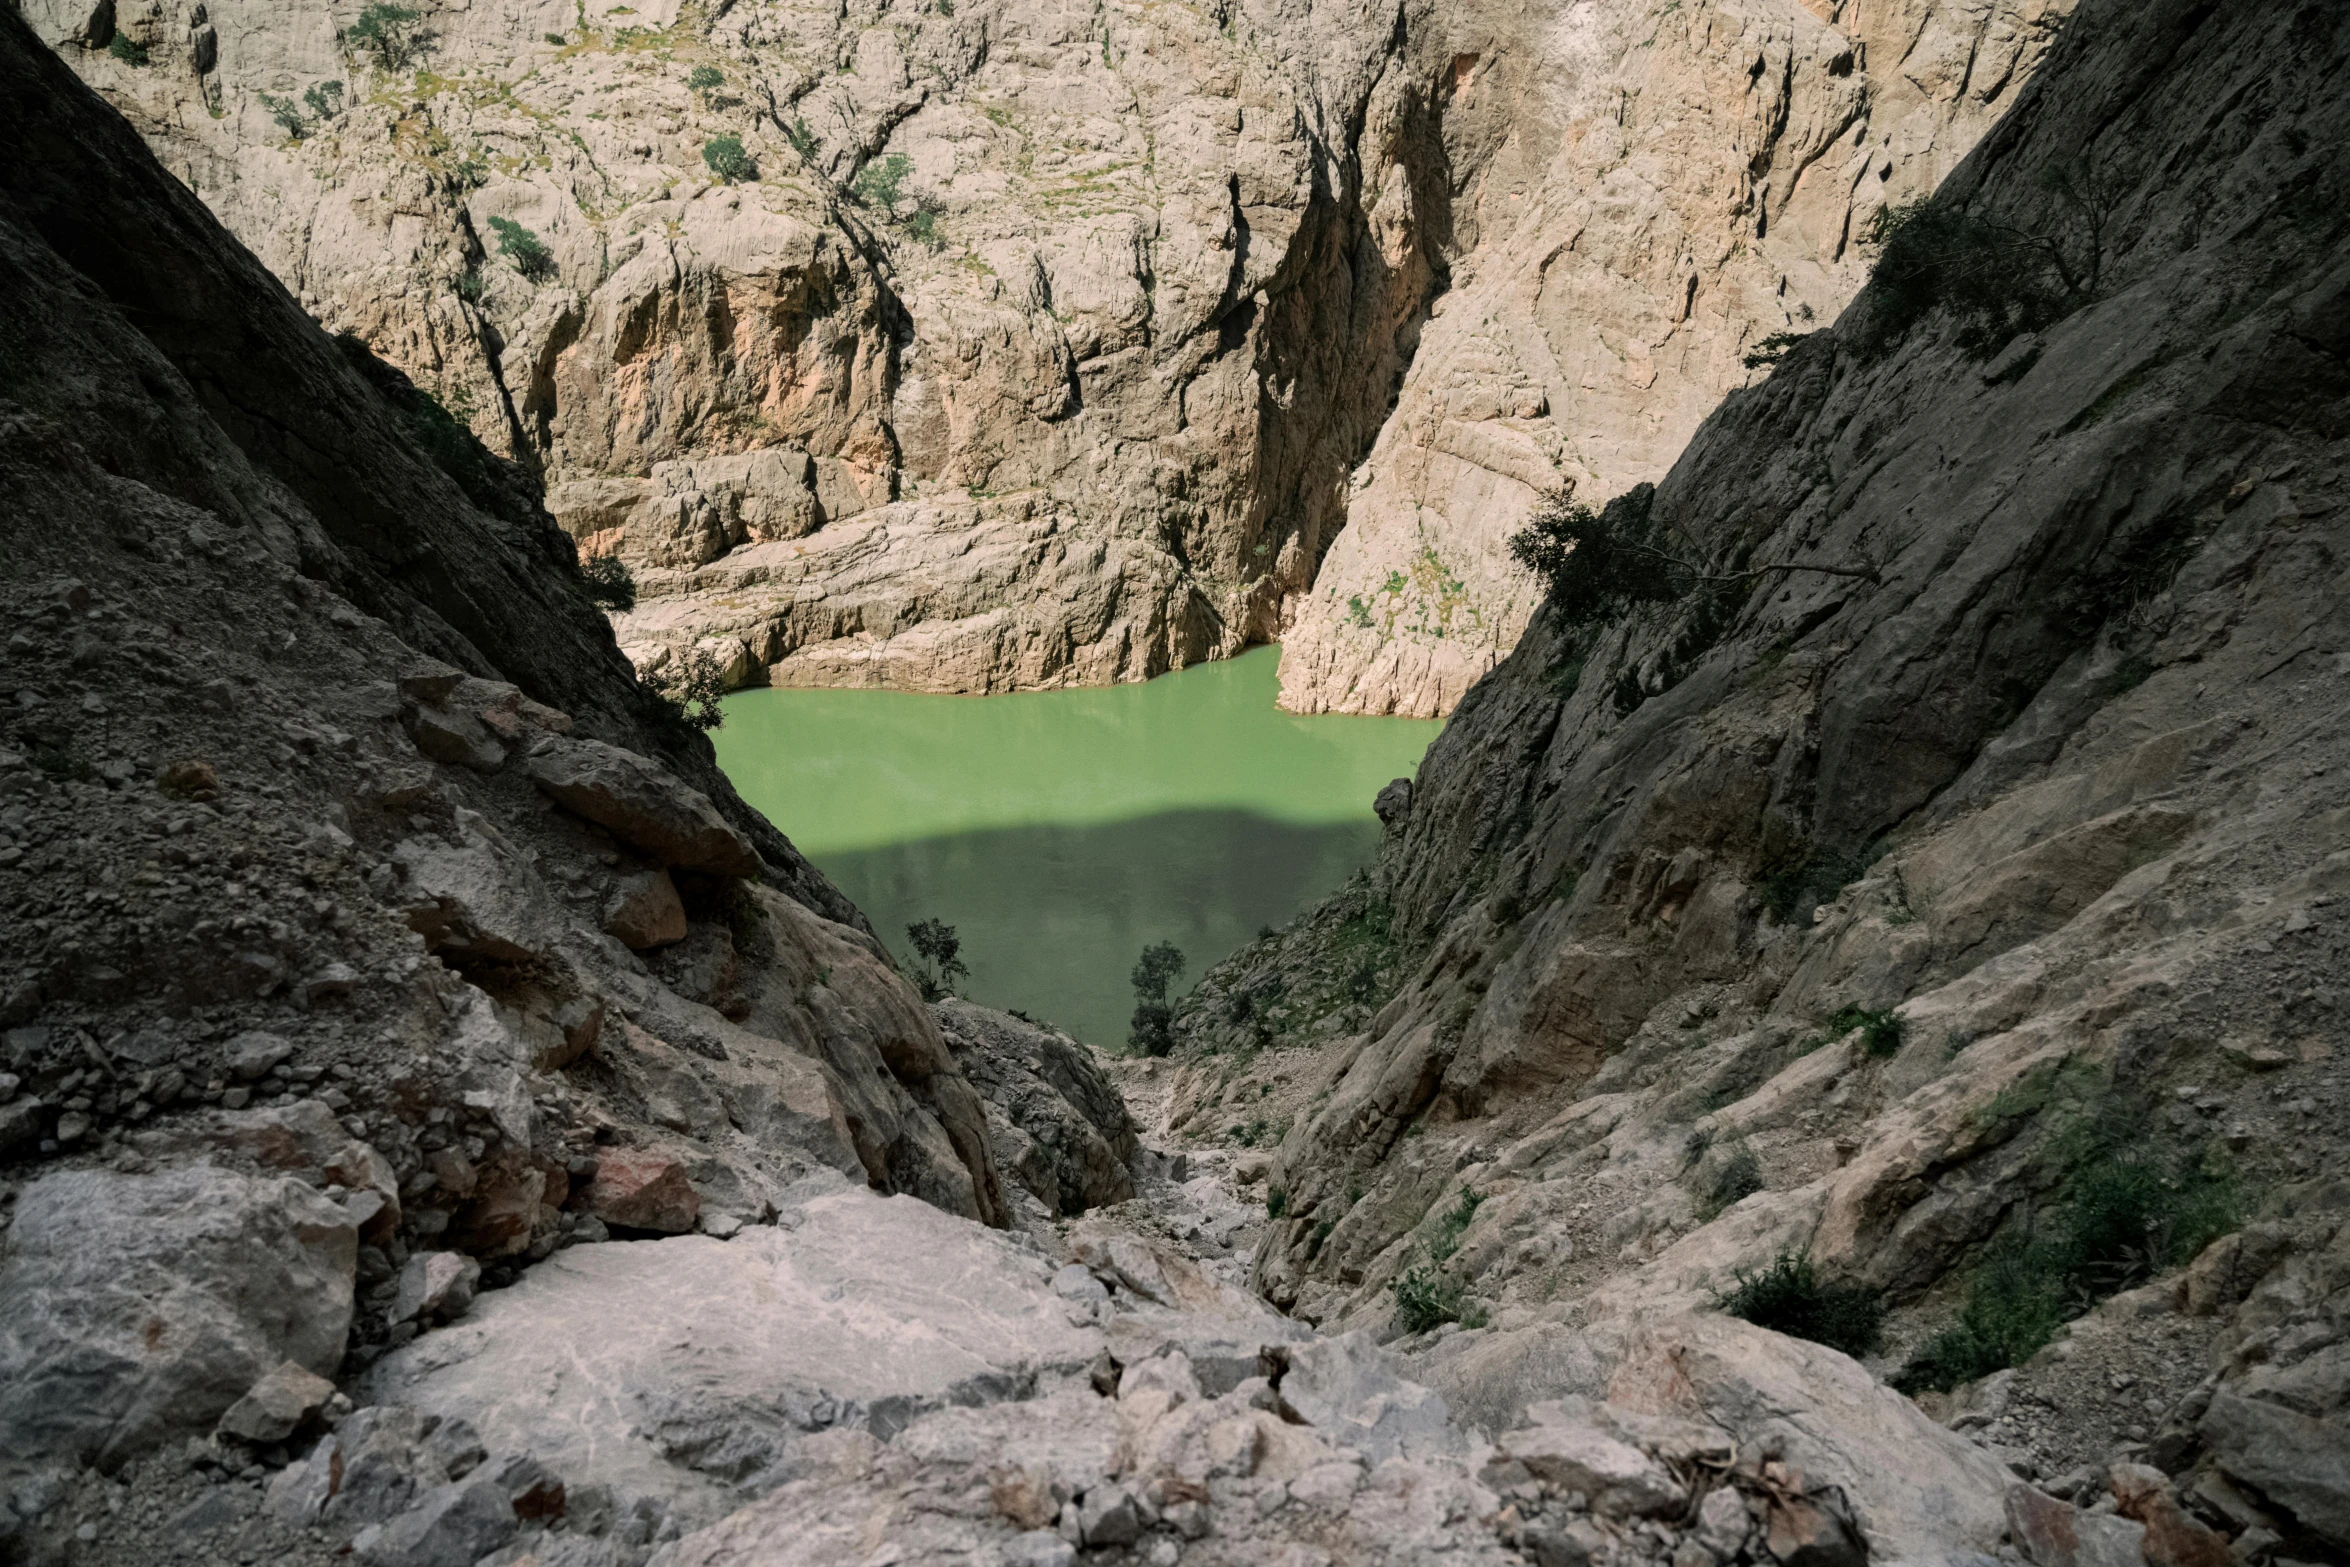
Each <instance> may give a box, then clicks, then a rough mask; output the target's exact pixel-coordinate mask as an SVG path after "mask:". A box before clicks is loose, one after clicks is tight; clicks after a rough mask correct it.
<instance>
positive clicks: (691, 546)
mask: <svg viewBox="0 0 2350 1567" xmlns="http://www.w3.org/2000/svg"><path fill="white" fill-rule="evenodd" d="M199 10H201V11H202V13H203V14H202V16H201V17H199V16H198V15H197V12H198V11H199ZM2060 10H2061V6H2060V5H2058V6H2042V5H2040V4H2039V3H2038V0H2031V3H2025V0H2003V3H2002V4H2001V5H1999V6H1996V7H1993V8H1991V9H1990V10H1988V11H1981V12H1978V11H1976V10H1968V11H1965V12H1963V13H1961V12H1956V11H1952V10H1951V8H1950V7H1948V6H1946V5H1942V4H1938V3H1930V0H1911V3H1910V4H1907V5H1904V6H1902V7H1898V8H1893V9H1890V10H1885V11H1880V10H1879V9H1878V8H1875V7H1868V8H1863V9H1862V10H1860V11H1858V12H1856V13H1855V14H1854V15H1852V16H1844V15H1842V14H1841V13H1839V14H1836V15H1831V16H1828V17H1827V18H1825V19H1820V18H1815V17H1814V16H1813V15H1812V14H1811V13H1810V12H1808V11H1805V10H1803V9H1801V8H1799V7H1796V6H1793V5H1791V4H1784V3H1778V4H1771V5H1765V6H1762V7H1760V8H1758V9H1755V10H1752V11H1749V12H1739V13H1722V12H1719V11H1711V10H1709V11H1705V12H1702V13H1699V12H1690V13H1681V12H1678V11H1670V12H1665V13H1661V14H1659V15H1656V16H1651V14H1650V12H1649V10H1648V9H1647V8H1643V7H1635V6H1631V5H1627V4H1621V3H1612V0H1611V3H1610V4H1608V5H1605V6H1600V7H1591V8H1579V9H1573V10H1567V9H1562V8H1560V7H1557V6H1537V7H1533V8H1530V9H1526V10H1504V9H1499V8H1487V7H1474V8H1469V9H1465V10H1464V9H1460V8H1450V7H1433V6H1410V7H1406V8H1405V9H1404V10H1403V11H1402V12H1400V13H1398V14H1396V15H1393V16H1390V15H1387V14H1385V13H1374V11H1373V10H1372V9H1371V8H1368V7H1363V6H1358V5H1338V6H1301V5H1294V4H1281V3H1272V0H1260V3H1256V4H1244V5H1238V6H1235V7H1232V8H1229V9H1228V10H1217V11H1211V10H1193V9H1189V8H1183V7H1176V8H1168V7H1160V6H1147V7H1146V6H1129V7H1112V8H1110V9H1107V10H1099V9H1096V8H1092V7H1083V8H1079V7H1060V6H1055V5H1051V4H1042V3H1029V0H980V3H976V4H967V5H964V6H962V7H960V8H959V9H956V10H953V11H951V12H950V11H948V10H947V9H945V8H941V7H936V6H918V7H917V6H898V5H890V4H868V5H861V6H858V7H853V8H851V9H850V10H848V11H845V12H844V11H839V10H838V9H837V8H831V7H811V6H805V5H797V4H781V3H770V4H762V5H759V6H755V7H740V8H722V9H720V10H718V11H715V12H713V11H711V10H710V9H707V8H704V7H700V6H695V5H679V4H675V3H664V4H662V5H656V6H653V7H650V8H645V7H635V6H621V7H599V6H596V5H590V6H588V7H586V8H584V9H582V8H579V7H576V6H575V7H572V8H571V9H570V10H568V11H567V10H565V9H564V8H563V7H562V6H560V5H556V4H552V3H545V0H542V3H532V4H524V3H514V4H500V5H496V6H468V7H466V8H464V9H454V8H448V9H440V8H432V7H427V8H424V12H423V15H422V16H421V18H420V19H419V20H418V21H416V22H415V23H413V24H412V25H411V26H410V27H409V28H408V29H407V30H406V33H404V34H403V35H402V37H401V38H400V39H399V40H398V41H397V44H396V46H395V47H379V46H376V45H373V44H371V43H369V42H366V41H364V40H354V39H352V38H348V37H344V36H343V35H341V34H339V33H338V31H337V22H338V20H340V19H339V18H338V17H337V16H335V15H333V14H330V13H329V12H328V11H327V10H325V9H322V8H318V7H303V6H297V7H294V8H291V9H289V8H286V7H282V6H279V7H271V6H259V5H249V4H240V3H235V0H230V3H226V4H218V5H214V4H209V3H208V4H206V5H204V6H201V7H195V6H187V5H182V4H181V3H179V0H172V3H170V4H165V3H163V0H140V3H139V4H136V5H117V6H114V7H111V8H109V7H93V6H79V5H70V4H58V3H55V0H42V3H40V4H38V5H35V6H34V7H33V9H32V10H31V11H30V12H28V17H29V19H30V20H31V21H32V22H33V23H34V25H35V26H36V28H37V29H38V30H39V31H40V32H41V34H42V36H43V37H44V38H45V39H46V40H48V41H49V42H51V43H52V44H53V45H54V46H55V47H57V48H58V49H59V50H60V51H61V52H62V53H63V55H64V57H65V58H67V59H68V60H69V61H71V62H72V63H73V64H74V66H75V68H76V69H77V70H78V71H80V72H81V73H82V74H83V75H84V76H85V77H86V78H87V79H88V80H90V81H91V82H92V84H93V85H95V86H97V87H98V88H99V89H100V90H101V91H102V92H103V93H104V94H105V95H106V96H107V97H108V98H109V100H110V101H112V102H113V103H115V104H116V105H117V106H118V107H120V108H121V109H122V110H123V111H124V113H125V114H126V115H127V116H129V117H130V119H131V120H132V122H133V123H134V124H135V125H136V126H137V127H138V128H139V129H140V131H141V133H142V134H143V135H144V136H145V137H146V138H147V139H148V141H149V143H150V144H151V145H152V146H153V147H155V149H156V150H157V152H158V154H159V155H160V156H161V157H162V158H163V160H164V162H165V163H166V164H167V166H169V167H171V168H172V169H173V170H174V171H175V172H176V173H178V174H179V175H180V176H181V177H182V178H183V179H184V180H185V181H186V182H187V183H188V184H189V186H190V187H191V188H192V189H194V190H195V191H196V192H197V193H198V194H199V195H201V196H202V197H203V198H204V199H205V201H206V202H207V203H208V204H210V205H211V206H212V208H213V209H214V210H215V211H216V212H217V213H218V214H219V215H220V216H221V217H222V219H223V220H224V221H225V222H227V223H228V224H229V226H230V227H231V228H232V229H233V230H234V231H235V232H237V233H238V234H239V236H240V237H242V238H244V239H245V240H246V241H247V242H248V243H249V244H251V245H252V246H253V248H254V249H255V250H256V252H257V253H259V254H260V255H261V256H262V258H263V259H264V261H265V262H267V263H268V265H269V266H270V268H271V270H273V271H274V272H275V273H276V274H277V275H278V276H279V277H280V278H281V279H283V280H284V281H285V283H286V284H287V286H288V288H289V289H291V290H292V291H293V292H294V294H295V295H296V296H297V297H298V298H299V299H300V300H301V302H302V303H303V305H304V306H305V308H307V309H309V310H310V311H311V312H312V313H313V314H315V315H316V316H317V317H318V318H319V319H320V320H322V321H323V322H325V323H326V324H327V325H328V326H329V327H330V328H333V329H336V330H346V331H351V332H355V333H357V334H358V335H359V336H360V337H361V338H362V339H364V340H365V341H366V342H367V343H368V344H369V345H370V346H371V347H372V348H373V349H374V350H375V351H376V352H377V353H378V354H380V355H382V356H383V357H384V358H385V359H387V360H388V361H389V362H391V363H393V364H395V365H397V366H399V367H400V368H401V369H403V370H405V371H407V372H409V373H410V374H411V375H413V376H414V377H416V378H417V380H418V381H419V382H420V383H421V384H423V385H425V386H426V387H427V388H428V389H430V390H431V391H432V392H433V393H434V394H435V395H436V396H437V397H439V399H440V400H441V401H442V402H443V403H444V404H446V405H447V406H448V407H449V409H450V410H451V411H452V412H453V413H455V414H456V415H457V416H458V417H459V418H460V419H461V420H463V421H464V422H466V423H468V424H469V425H470V426H471V428H472V429H473V430H474V431H475V433H477V434H478V435H480V436H481V437H482V438H483V439H484V440H486V441H488V442H489V443H490V444H491V445H492V446H493V447H495V448H497V449H499V450H501V451H506V452H509V453H511V454H512V455H513V456H515V457H516V458H517V459H518V460H520V461H522V462H523V463H524V464H525V465H526V466H527V467H529V468H530V469H532V470H533V471H534V472H535V473H537V474H538V475H539V476H540V478H541V479H542V480H543V481H544V482H545V483H546V484H547V485H548V487H549V501H550V505H551V507H552V509H553V510H554V513H555V515H556V517H557V518H558V520H559V521H561V523H562V524H563V526H564V527H565V528H566V529H567V530H568V531H570V532H571V533H572V534H573V535H574V537H576V538H578V539H579V540H581V541H582V542H583V543H584V544H585V545H587V547H589V548H590V549H592V550H594V551H597V552H609V553H616V554H618V555H619V556H620V557H621V558H622V559H624V560H626V561H628V562H629V563H630V565H631V566H632V568H633V569H634V570H635V571H636V572H637V574H638V578H639V586H640V592H641V595H642V599H643V602H644V605H645V609H644V611H643V612H642V613H641V614H639V615H637V616H635V617H633V618H630V619H625V620H623V621H622V622H621V628H620V629H621V634H622V640H623V645H624V646H625V647H626V648H627V649H628V651H629V652H630V654H631V655H632V657H634V658H635V659H636V660H637V661H638V662H639V663H640V664H658V663H660V662H663V661H665V660H666V659H669V658H671V657H674V656H677V655H678V654H680V653H682V652H683V651H684V650H686V649H688V648H690V647H694V646H696V645H700V646H702V647H703V648H704V649H705V650H706V651H708V652H710V653H711V654H713V655H714V656H716V657H717V658H718V660H719V661H720V663H721V664H722V665H723V666H725V667H727V668H728V669H730V670H731V671H733V673H734V677H735V678H736V679H738V680H752V679H762V678H764V679H772V680H774V681H777V682H779V683H809V684H887V685H893V686H901V687H913V688H921V689H932V690H946V691H966V692H984V691H993V690H1003V689H1012V688H1021V687H1035V686H1050V685H1059V684H1068V683H1073V682H1081V683H1098V682H1108V681H1116V680H1127V679H1138V678H1143V677H1146V676H1148V675H1151V674H1155V673H1158V672H1160V671H1163V670H1166V669H1169V668H1173V667H1179V666H1181V665H1183V664H1186V663H1189V662H1193V661H1195V660H1197V659H1200V658H1204V657H1212V656H1218V655H1221V654H1226V653H1230V652H1233V651H1236V650H1238V649H1239V648H1240V647H1242V646H1245V645H1247V644H1249V643H1251V642H1257V641H1263V640H1267V639H1269V638H1273V637H1276V636H1286V637H1288V639H1289V640H1290V642H1291V644H1292V646H1291V651H1290V653H1289V656H1288V658H1287V661H1286V672H1285V676H1284V681H1285V685H1284V689H1285V696H1284V700H1285V702H1287V703H1288V704H1289V705H1291V706H1293V707H1296V708H1299V709H1301V710H1312V711H1322V710H1330V711H1347V712H1355V711H1401V712H1414V713H1438V712H1443V711H1446V710H1448V709H1449V707H1450V705H1451V703H1452V702H1453V701H1455V700H1457V698H1458V695H1459V693H1460V691H1461V690H1462V689H1464V688H1465V685H1466V683H1467V682H1468V681H1469V680H1471V679H1473V678H1474V677H1475V675H1476V674H1477V673H1478V672H1481V671H1482V670H1483V669H1484V668H1486V667H1489V666H1490V664H1491V663H1492V661H1493V659H1494V658H1495V657H1497V656H1498V654H1499V653H1500V652H1501V651H1504V650H1506V649H1507V647H1508V646H1509V645H1510V643H1511V642H1512V641H1513V640H1514V639H1515V637H1516V635H1517V633H1518V630H1519V628H1520V627H1521V626H1522V625H1523V623H1524V619H1525V615H1526V612H1527V609H1528V604H1527V601H1526V597H1525V592H1524V585H1523V583H1522V582H1521V581H1520V580H1519V579H1518V578H1517V577H1516V576H1515V575H1514V573H1513V572H1512V571H1511V569H1510V568H1509V567H1508V565H1507V562H1506V559H1505V557H1504V553H1503V549H1502V541H1503V540H1504V539H1505V538H1506V536H1507V533H1508V532H1509V530H1510V528H1511V527H1513V526H1514V525H1515V524H1516V522H1517V521H1518V520H1519V519H1520V518H1522V515H1523V513H1524V511H1525V509H1526V507H1527V506H1528V505H1529V504H1530V503H1531V500H1532V498H1533V497H1534V496H1535V495H1537V494H1539V493H1543V492H1545V491H1547V490H1550V489H1553V488H1556V487H1557V486H1558V485H1560V484H1562V483H1573V484H1575V485H1577V486H1579V487H1580V489H1581V491H1582V492H1584V493H1589V494H1593V495H1601V494H1603V492H1606V491H1609V490H1612V489H1614V488H1618V487H1621V486H1622V485H1623V484H1625V483H1629V482H1631V481H1632V480H1634V479H1639V478H1648V477H1653V476H1654V474H1655V473H1656V472H1657V471H1659V470H1661V468H1662V466H1663V465H1664V463H1665V461H1666V460H1667V459H1668V457H1669V455H1670V453H1671V452H1672V450H1674V449H1675V448H1676V447H1677V446H1678V444H1679V443H1680V441H1681V440H1683V439H1684V438H1685V437H1686V435H1687V433H1688V432H1689V430H1690V429H1692V428H1693V427H1694V426H1695V423H1696V421H1697V419H1698V418H1699V417H1700V415H1701V414H1702V412H1703V410H1704V409H1705V408H1706V407H1707V406H1709V405H1710V404H1711V402H1712V401H1713V400H1714V399H1715V398H1716V397H1717V396H1718V395H1719V394H1720V393H1721V391H1723V390H1725V389H1726V388H1728V387H1730V386H1733V385H1736V384H1739V382H1740V381H1741V379H1742V378H1743V376H1744V371H1743V370H1742V369H1741V367H1740V366H1739V363H1738V360H1739V355H1740V353H1741V351H1742V350H1743V348H1744V347H1745V346H1746V345H1747V344H1749V343H1750V342H1751V340H1752V339H1754V338H1755V337H1756V336H1758V335H1760V334H1761V333H1763V332H1767V331H1770V330H1775V329H1779V328H1782V327H1784V326H1787V325H1789V324H1790V323H1792V324H1795V325H1798V326H1800V325H1802V324H1803V323H1804V322H1806V321H1808V320H1810V319H1812V318H1813V317H1815V316H1817V315H1819V314H1820V313H1822V312H1826V313H1833V310H1834V308H1835V307H1836V306H1837V305H1839V304H1840V303H1841V302H1842V301H1843V299H1844V298H1846V297H1848V295H1849V294H1850V292H1851V289H1852V287H1853V286H1854V284H1855V281H1856V279H1857V276H1858V272H1857V270H1856V267H1855V265H1854V264H1853V261H1852V257H1851V243H1850V241H1851V237H1852V234H1853V232H1854V226H1855V224H1857V223H1859V222H1861V221H1865V219H1866V217H1867V215H1868V213H1869V212H1870V211H1871V210H1872V209H1873V207H1874V206H1875V205H1876V204H1878V203H1879V202H1881V201H1883V200H1885V199H1887V197H1888V195H1891V196H1899V195H1901V194H1903V193H1911V192H1915V191H1917V190H1922V189H1924V188H1926V187H1927V186H1929V185H1930V184H1931V183H1932V181H1933V180H1934V179H1935V178H1937V177H1939V175H1940V173H1941V172H1943V171H1944V170H1946V169H1947V168H1948V167H1949V165H1950V163H1951V162H1952V160H1953V159H1954V158H1955V157H1956V156H1957V155H1958V154H1959V153H1961V152H1962V151H1963V150H1964V148H1965V147H1966V146H1967V145H1970V144H1971V142H1972V140H1973V139H1974V138H1975V137H1976V136H1977V135H1979V134H1980V132H1981V130H1982V128H1983V127H1984V126H1985V125H1987V124H1988V123H1990V121H1991V119H1992V118H1993V117H1995V116H1996V114H1997V113H1999V112H2000V111H2001V110H2002V109H2003V108H2004V107H2005V105H2006V104H2007V103H2008V102H2009V101H2010V100H2011V99H2012V95H2013V89H2014V86H2015V84H2016V83H2017V82H2019V81H2020V80H2021V79H2022V78H2023V76H2024V74H2025V73H2026V72H2027V71H2028V69H2029V67H2030V65H2031V63H2032V61H2033V60H2034V59H2035V58H2036V57H2037V53H2038V50H2039V48H2040V47H2041V46H2042V44H2043V42H2044V39H2045V36H2046V34H2047V33H2048V31H2049V29H2050V28H2051V27H2052V26H2053V20H2054V18H2055V16H2056V14H2057V12H2059V11H2060ZM118 39H119V40H120V43H121V45H122V47H121V48H120V49H118V48H117V40H118ZM697 71H699V72H703V73H705V75H703V76H700V77H697V76H696V75H695V74H694V73H695V72H697ZM697 82H699V83H700V84H701V85H699V86H697V85H695V83H697ZM729 136H731V137H734V138H737V139H738V140H739V141H740V142H741V145H742V149H743V152H742V156H743V157H744V158H745V159H747V160H748V162H749V164H750V165H751V166H752V167H753V168H754V169H755V171H756V178H755V179H741V180H738V181H737V182H735V183H722V182H721V181H720V180H719V178H718V177H717V175H716V173H714V171H713V168H712V166H711V165H710V164H709V163H708V161H707V159H706V158H705V155H704V148H705V147H706V146H708V145H710V144H711V143H713V142H714V141H716V140H717V139H718V138H721V137H729ZM501 224H508V225H510V224H519V225H521V226H522V228H523V229H525V230H527V231H528V232H529V234H530V235H531V236H533V238H534V240H535V243H536V244H537V245H538V247H539V249H538V250H537V251H535V252H534V251H532V250H530V249H529V248H527V247H524V248H519V249H511V250H510V249H509V246H510V245H511V244H512V240H511V239H510V237H509V236H511V234H512V232H513V231H512V230H510V229H501V228H500V226H499V225H501ZM1432 302H1437V303H1435V304H1434V305H1433V306H1432ZM1407 368H1408V374H1407ZM1383 430H1384V434H1382V431H1383ZM754 459H755V461H754ZM714 464H715V465H716V466H713V465H714ZM850 519H859V520H858V521H857V523H856V526H855V527H854V529H853V530H852V531H851V533H850V535H849V536H848V537H846V538H844V539H830V538H825V537H824V535H825V534H826V533H829V532H831V531H833V530H834V529H835V528H836V527H838V526H839V525H840V524H841V523H843V522H845V521H848V520H850ZM1342 530H1343V533H1344V537H1345V538H1346V539H1347V540H1348V541H1349V542H1348V543H1346V544H1345V545H1343V546H1342V547H1340V548H1339V549H1338V552H1337V554H1336V556H1335V557H1334V558H1333V559H1332V560H1331V562H1330V564H1329V565H1328V566H1327V567H1325V565H1324V559H1325V556H1326V554H1328V553H1329V552H1330V550H1331V549H1332V543H1333V540H1334V539H1337V538H1339V537H1340V536H1341V533H1342ZM738 555H740V556H741V557H742V558H741V559H739V560H738V559H735V558H733V557H735V556H738ZM713 568H714V569H715V574H713ZM753 581H755V582H757V583H758V584H760V586H759V587H758V588H757V589H756V590H755V591H750V592H746V591H744V589H745V588H746V586H748V585H749V583H750V582H753ZM1309 589H1310V590H1311V592H1310V593H1309Z"/></svg>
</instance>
